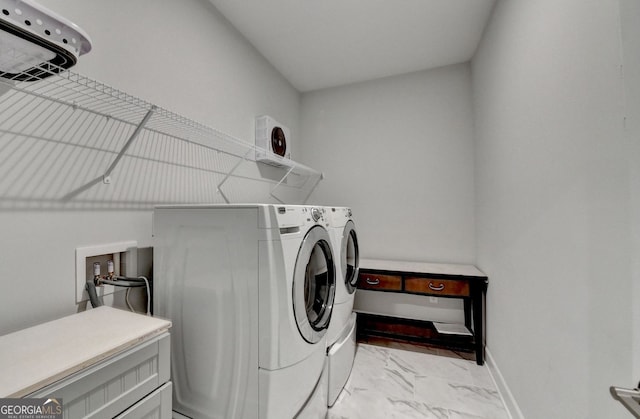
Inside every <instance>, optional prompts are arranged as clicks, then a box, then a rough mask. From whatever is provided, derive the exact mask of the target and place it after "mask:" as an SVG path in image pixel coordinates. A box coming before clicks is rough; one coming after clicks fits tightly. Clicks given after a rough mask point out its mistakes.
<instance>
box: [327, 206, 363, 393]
mask: <svg viewBox="0 0 640 419" xmlns="http://www.w3.org/2000/svg"><path fill="white" fill-rule="evenodd" d="M325 210H326V212H327V218H328V220H329V226H328V228H329V236H330V237H331V243H332V245H333V248H334V249H335V252H336V261H337V262H336V272H337V278H338V279H337V284H336V298H335V303H334V306H333V316H332V318H331V324H330V325H329V331H328V332H327V368H328V389H329V390H328V391H329V393H328V405H329V406H333V404H334V403H335V401H336V400H337V399H338V396H339V395H340V392H341V391H342V389H343V388H344V385H345V383H346V382H347V380H348V378H349V375H350V374H351V368H352V366H353V360H354V358H355V351H356V314H355V313H353V302H354V299H355V291H356V284H357V281H358V270H359V260H360V259H359V252H360V250H359V247H358V235H357V234H356V228H355V224H354V222H353V217H352V213H351V209H350V208H346V207H329V208H325Z"/></svg>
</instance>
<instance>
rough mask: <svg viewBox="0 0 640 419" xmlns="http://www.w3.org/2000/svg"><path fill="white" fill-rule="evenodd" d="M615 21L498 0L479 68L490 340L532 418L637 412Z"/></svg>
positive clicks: (614, 8)
mask: <svg viewBox="0 0 640 419" xmlns="http://www.w3.org/2000/svg"><path fill="white" fill-rule="evenodd" d="M619 19H620V15H619V8H618V1H595V0H590V1H584V0H567V1H562V2H557V1H553V0H544V1H535V2H525V1H499V2H498V4H497V6H496V9H495V10H494V14H493V17H492V20H491V22H490V24H489V27H488V29H487V31H486V32H485V35H484V39H483V40H482V42H481V45H480V48H479V51H478V53H477V55H476V56H475V58H474V60H473V64H472V80H473V94H474V111H475V124H476V125H475V129H476V153H477V155H476V167H477V170H476V196H477V210H476V217H477V242H478V266H479V268H480V269H482V270H483V271H484V272H486V273H487V274H488V276H489V278H490V284H489V292H488V304H487V306H488V308H487V312H488V336H487V343H488V346H489V349H490V351H491V353H492V355H493V358H494V359H495V361H496V364H497V365H498V366H499V367H500V370H501V372H502V374H503V376H504V378H505V380H506V382H507V383H508V385H509V386H510V388H511V391H512V393H513V395H514V396H515V399H516V401H517V402H518V404H519V406H520V408H521V410H522V412H523V413H524V416H525V417H527V418H594V419H596V418H605V417H606V418H621V419H622V418H627V417H628V413H626V412H625V411H624V409H623V408H622V406H621V405H619V404H618V403H617V402H615V401H614V400H613V399H612V398H611V396H610V395H609V392H608V388H609V386H610V385H615V384H617V385H627V386H633V385H634V384H635V381H634V380H637V378H638V377H635V378H634V377H632V375H631V370H632V368H631V367H632V358H633V355H632V341H631V340H632V335H633V333H634V332H633V323H632V298H631V292H632V275H631V262H632V254H631V250H630V249H631V246H630V244H631V241H630V240H631V235H630V231H631V214H630V212H631V210H632V206H631V203H632V199H631V198H630V191H631V193H632V194H633V196H634V198H633V200H637V196H638V190H637V189H635V190H632V189H630V172H629V160H628V157H627V156H628V155H629V154H628V153H629V151H630V148H629V144H628V142H627V138H626V137H625V135H624V131H623V117H624V99H623V94H622V91H623V86H622V80H621V77H620V65H621V49H620V25H619ZM636 53H637V51H636ZM635 141H637V138H635ZM635 183H637V182H635ZM636 217H637V216H636ZM636 258H637V257H636ZM636 326H637V324H636Z"/></svg>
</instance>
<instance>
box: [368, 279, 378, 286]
mask: <svg viewBox="0 0 640 419" xmlns="http://www.w3.org/2000/svg"><path fill="white" fill-rule="evenodd" d="M365 281H367V284H369V285H380V279H379V278H376V279H371V278H367V279H365Z"/></svg>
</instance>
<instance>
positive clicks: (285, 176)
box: [269, 165, 296, 204]
mask: <svg viewBox="0 0 640 419" xmlns="http://www.w3.org/2000/svg"><path fill="white" fill-rule="evenodd" d="M295 167H296V166H295V165H291V167H289V170H287V173H285V174H284V176H282V179H280V182H278V183H276V185H275V186H274V187H273V188H272V189H271V192H270V193H269V194H270V195H271V196H272V197H274V198H275V199H276V200H277V201H278V202H280V203H281V204H284V201H282V200H281V199H280V198H278V197H277V196H276V195H275V194H274V192H275V190H276V189H278V186H280V185H282V182H284V181H285V179H286V178H287V177H289V175H290V174H291V172H293V169H295Z"/></svg>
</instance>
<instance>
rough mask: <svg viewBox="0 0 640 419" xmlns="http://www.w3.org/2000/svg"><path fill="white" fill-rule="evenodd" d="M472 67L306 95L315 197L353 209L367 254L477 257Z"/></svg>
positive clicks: (305, 128)
mask: <svg viewBox="0 0 640 419" xmlns="http://www.w3.org/2000/svg"><path fill="white" fill-rule="evenodd" d="M470 81H471V79H470V71H469V66H468V65H466V64H460V65H454V66H448V67H443V68H438V69H435V70H430V71H422V72H418V73H412V74H407V75H403V76H397V77H390V78H384V79H380V80H375V81H370V82H365V83H359V84H354V85H349V86H344V87H338V88H333V89H325V90H319V91H315V92H311V93H305V94H303V95H302V112H301V118H302V123H301V125H302V136H303V138H304V142H303V147H304V148H303V150H302V153H303V155H302V158H303V160H304V162H305V163H306V164H308V165H309V166H311V167H318V168H321V169H322V170H323V171H324V172H325V175H326V177H325V180H324V181H323V182H322V183H321V184H320V186H319V187H318V189H317V190H316V192H315V193H314V195H313V196H312V200H313V202H316V203H320V204H325V205H344V206H350V207H352V208H353V210H354V217H355V220H356V223H357V226H358V232H359V236H360V242H361V251H362V255H363V256H364V257H371V258H380V259H385V258H386V259H400V260H428V261H431V262H458V263H472V262H474V260H475V224H474V186H473V185H474V184H473V156H474V155H473V126H472V119H473V118H472V110H471V84H470Z"/></svg>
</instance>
